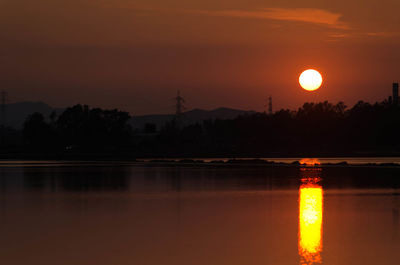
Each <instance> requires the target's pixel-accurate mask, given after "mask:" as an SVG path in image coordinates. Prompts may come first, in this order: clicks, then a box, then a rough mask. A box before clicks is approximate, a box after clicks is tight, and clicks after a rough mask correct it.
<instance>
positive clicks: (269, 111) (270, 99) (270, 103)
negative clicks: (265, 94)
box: [268, 96, 272, 115]
mask: <svg viewBox="0 0 400 265" xmlns="http://www.w3.org/2000/svg"><path fill="white" fill-rule="evenodd" d="M268 114H269V115H272V97H271V96H269V98H268Z"/></svg>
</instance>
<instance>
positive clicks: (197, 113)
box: [131, 108, 255, 130]
mask: <svg viewBox="0 0 400 265" xmlns="http://www.w3.org/2000/svg"><path fill="white" fill-rule="evenodd" d="M253 113H255V112H254V111H247V110H237V109H230V108H217V109H214V110H202V109H193V110H190V111H187V112H184V113H183V114H182V122H183V124H185V125H189V124H194V123H197V122H202V121H204V120H209V119H234V118H236V117H238V116H239V115H244V114H253ZM173 118H174V115H173V114H160V115H143V116H133V118H132V120H131V122H132V127H133V128H134V129H139V130H140V129H143V128H144V126H145V124H146V123H153V124H155V125H156V127H157V129H160V128H161V127H162V126H163V125H165V124H166V123H167V122H168V121H171V120H172V119H173Z"/></svg>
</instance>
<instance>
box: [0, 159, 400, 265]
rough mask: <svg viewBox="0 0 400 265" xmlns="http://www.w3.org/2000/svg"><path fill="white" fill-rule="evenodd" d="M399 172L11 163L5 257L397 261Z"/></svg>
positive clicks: (44, 260) (2, 177) (60, 264)
mask: <svg viewBox="0 0 400 265" xmlns="http://www.w3.org/2000/svg"><path fill="white" fill-rule="evenodd" d="M399 212H400V169H396V168H385V167H380V168H378V167H376V168H366V167H348V168H324V169H322V170H318V169H312V170H311V169H300V168H298V167H265V166H253V167H250V166H247V167H237V166H214V167H213V166H197V167H193V166H191V167H187V166H186V167H185V166H172V165H171V166H149V165H147V166H146V165H143V164H142V165H141V164H118V163H78V164H77V163H61V162H60V163H29V162H23V163H22V162H17V163H2V164H1V165H0V264H7V265H13V264H18V265H19V264H21V265H24V264H29V265H54V264H57V265H64V264H65V265H67V264H68V265H81V264H85V265H88V264H90V265H91V264H94V265H106V264H107V265H110V264H113V265H125V264H138V265H146V264H151V265H158V264H171V265H172V264H174V265H190V264H199V265H204V264H212V265H214V264H215V265H225V264H226V265H228V264H229V265H236V264H237V265H239V264H240V265H248V264H255V265H258V264H260V265H261V264H263V265H264V264H274V265H279V264H290V265H292V264H327V265H328V264H335V265H337V264H343V265H347V264H348V265H354V264H356V265H357V264H363V265H365V264H374V265H376V264H399V262H400V221H399V216H400V213H399Z"/></svg>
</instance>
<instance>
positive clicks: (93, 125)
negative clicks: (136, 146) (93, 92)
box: [23, 105, 132, 151]
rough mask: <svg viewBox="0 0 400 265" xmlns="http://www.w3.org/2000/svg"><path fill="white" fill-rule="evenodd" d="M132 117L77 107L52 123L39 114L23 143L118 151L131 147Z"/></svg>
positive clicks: (43, 147) (29, 123) (27, 123)
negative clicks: (130, 120)
mask: <svg viewBox="0 0 400 265" xmlns="http://www.w3.org/2000/svg"><path fill="white" fill-rule="evenodd" d="M129 119H130V115H129V113H127V112H122V111H118V110H116V109H115V110H102V109H100V108H92V109H91V108H89V107H88V106H87V105H75V106H73V107H71V108H67V109H66V110H65V111H64V112H63V113H62V114H61V115H60V116H59V117H56V115H55V114H54V113H52V114H51V115H50V117H49V121H46V119H45V117H44V116H43V115H42V114H40V113H34V114H32V115H30V116H29V117H28V118H27V120H26V121H25V124H24V128H23V138H24V144H25V146H26V147H27V148H31V149H38V150H62V149H66V150H71V149H78V150H95V151H96V150H116V149H124V148H125V147H126V146H129V145H130V140H131V138H132V135H131V132H132V131H131V128H130V126H129V125H128V123H127V122H128V121H129Z"/></svg>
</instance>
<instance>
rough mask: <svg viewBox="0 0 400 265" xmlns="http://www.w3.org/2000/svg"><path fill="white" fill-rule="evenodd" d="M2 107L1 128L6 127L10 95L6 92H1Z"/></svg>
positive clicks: (0, 107)
mask: <svg viewBox="0 0 400 265" xmlns="http://www.w3.org/2000/svg"><path fill="white" fill-rule="evenodd" d="M0 96H1V105H0V112H1V126H3V127H5V126H6V111H7V109H6V104H7V97H8V93H7V91H5V90H2V91H1V94H0Z"/></svg>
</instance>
